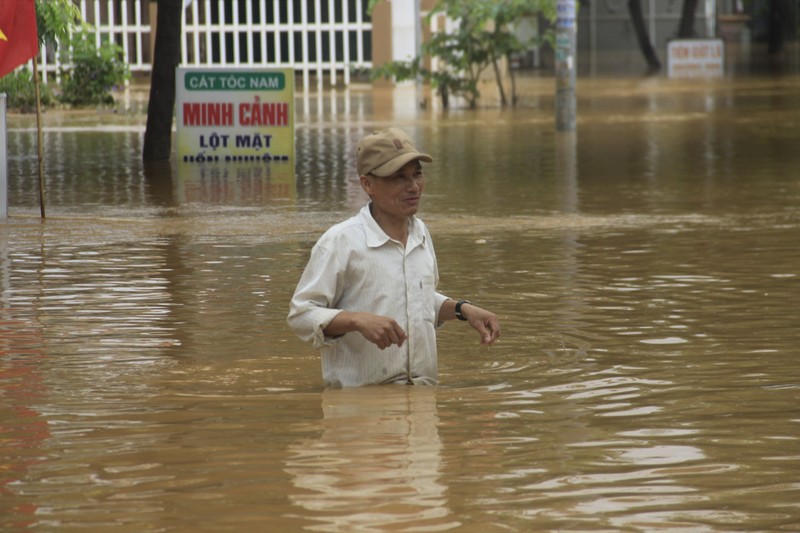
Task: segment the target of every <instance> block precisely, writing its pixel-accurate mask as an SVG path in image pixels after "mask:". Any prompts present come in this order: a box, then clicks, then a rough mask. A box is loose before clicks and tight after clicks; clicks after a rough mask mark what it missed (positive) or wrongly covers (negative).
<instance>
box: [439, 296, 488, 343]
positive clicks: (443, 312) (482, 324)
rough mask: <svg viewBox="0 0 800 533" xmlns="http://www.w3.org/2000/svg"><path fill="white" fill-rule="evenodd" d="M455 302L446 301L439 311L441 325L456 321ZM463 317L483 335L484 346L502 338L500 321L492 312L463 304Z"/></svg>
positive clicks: (467, 303)
mask: <svg viewBox="0 0 800 533" xmlns="http://www.w3.org/2000/svg"><path fill="white" fill-rule="evenodd" d="M456 304H458V302H456V301H455V300H446V301H445V302H444V303H443V304H442V307H441V308H440V309H439V323H440V324H441V323H443V322H445V321H447V320H454V319H455V318H457V317H456ZM461 316H463V317H464V318H466V319H467V322H468V323H469V325H470V326H472V327H473V328H475V330H477V331H478V333H480V334H481V343H482V344H492V343H494V341H496V340H497V339H498V338H499V337H500V321H499V320H497V316H495V314H494V313H492V312H491V311H487V310H486V309H482V308H480V307H478V306H477V305H474V304H472V303H469V302H464V303H462V304H461Z"/></svg>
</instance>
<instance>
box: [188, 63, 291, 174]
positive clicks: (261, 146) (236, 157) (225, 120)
mask: <svg viewBox="0 0 800 533" xmlns="http://www.w3.org/2000/svg"><path fill="white" fill-rule="evenodd" d="M176 83H177V87H176V96H177V106H176V116H177V144H178V159H179V161H180V162H182V163H205V162H231V161H239V162H241V161H250V162H261V163H273V162H274V163H280V164H289V165H290V166H292V167H294V105H293V104H294V71H292V70H291V69H279V70H260V69H259V70H243V69H213V68H209V69H184V68H179V69H178V71H177V82H176Z"/></svg>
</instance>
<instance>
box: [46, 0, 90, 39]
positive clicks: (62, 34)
mask: <svg viewBox="0 0 800 533" xmlns="http://www.w3.org/2000/svg"><path fill="white" fill-rule="evenodd" d="M36 24H37V26H38V27H39V43H41V44H44V45H45V46H47V47H48V48H52V49H53V50H57V49H58V43H59V42H62V43H66V42H69V40H70V35H71V34H72V33H73V32H75V31H78V30H80V29H82V28H83V22H82V19H81V12H80V9H78V6H77V4H75V3H74V2H73V1H72V0H36Z"/></svg>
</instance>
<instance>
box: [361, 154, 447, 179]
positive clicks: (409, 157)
mask: <svg viewBox="0 0 800 533" xmlns="http://www.w3.org/2000/svg"><path fill="white" fill-rule="evenodd" d="M417 159H418V160H420V161H425V162H426V163H433V158H432V157H431V156H429V155H428V154H423V153H420V152H411V153H407V154H400V155H399V156H397V157H395V158H394V159H392V160H391V161H387V162H386V163H384V164H382V165H381V166H379V167H377V168H373V169H372V170H371V171H370V174H374V175H375V176H378V177H379V178H386V177H388V176H391V175H392V174H394V173H395V172H397V171H398V170H400V169H401V168H403V167H404V166H406V164H408V162H409V161H414V160H417Z"/></svg>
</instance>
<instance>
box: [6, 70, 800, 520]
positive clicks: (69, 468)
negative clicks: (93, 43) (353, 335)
mask: <svg viewBox="0 0 800 533" xmlns="http://www.w3.org/2000/svg"><path fill="white" fill-rule="evenodd" d="M553 88H554V87H553V82H552V80H547V79H531V80H527V81H525V80H523V83H522V84H521V92H522V101H521V106H520V107H518V108H516V109H514V110H500V109H479V110H476V111H468V110H461V109H454V110H451V111H449V112H443V111H441V110H437V109H431V108H430V107H429V108H428V109H426V110H418V109H417V108H416V107H415V105H414V103H413V102H414V97H413V94H411V93H410V92H409V90H408V89H398V90H396V91H387V90H383V91H379V90H375V91H372V90H369V89H368V88H366V87H353V88H351V89H348V90H342V89H339V90H338V91H334V92H326V93H324V94H311V95H299V96H298V98H297V135H296V138H297V164H296V169H295V170H296V175H295V176H294V178H295V179H293V176H292V175H291V172H287V170H286V168H273V169H268V168H267V169H265V168H263V167H258V166H252V165H251V166H247V165H240V166H229V167H219V166H217V167H214V166H212V165H189V166H186V165H184V164H179V163H178V162H176V161H173V162H172V163H169V164H166V165H153V166H148V167H144V166H143V165H142V164H141V162H140V155H139V154H140V152H141V147H142V136H143V130H144V126H143V124H144V117H143V115H142V113H141V110H140V109H138V108H137V107H136V105H135V103H134V104H131V105H130V107H127V108H125V107H123V108H122V110H121V111H120V112H117V113H109V112H100V113H95V112H91V113H89V112H70V113H54V112H49V113H47V114H46V115H45V128H46V132H45V150H46V159H45V168H46V174H47V179H46V184H47V209H48V211H47V214H48V218H47V220H46V221H44V222H41V221H40V220H39V219H38V203H37V202H38V196H37V188H36V179H35V176H36V156H35V153H36V150H35V146H36V144H35V139H36V137H35V131H34V122H33V119H32V117H30V116H16V115H11V116H10V117H9V122H10V125H9V128H10V131H9V152H8V154H9V175H10V179H9V181H10V184H9V199H10V200H9V203H10V207H9V212H10V217H9V219H8V220H7V221H5V222H4V223H2V224H0V287H2V303H0V309H1V310H2V311H1V312H0V529H2V530H3V531H9V532H12V531H27V530H34V531H78V530H92V531H95V530H97V531H105V530H108V531H112V530H113V531H131V532H137V533H138V532H157V531H279V532H293V531H333V532H353V531H457V532H475V533H485V532H494V531H497V532H505V531H547V530H550V531H556V530H557V531H621V530H622V531H636V530H640V531H642V530H644V531H686V532H690V531H691V532H697V531H708V532H723V531H797V530H800V307H799V306H798V302H800V77H799V76H797V75H795V74H787V75H784V76H763V77H759V76H747V77H742V78H738V79H734V78H726V79H724V80H718V81H670V80H667V79H664V78H651V79H641V80H640V79H630V78H629V79H623V80H604V79H587V80H579V83H578V92H579V100H578V108H579V118H578V124H577V131H576V132H575V133H574V134H569V133H556V132H555V131H554V127H553V125H554V112H553ZM390 124H391V125H397V126H400V127H403V128H405V129H407V130H408V131H409V132H410V133H411V134H412V135H413V136H414V137H415V138H416V139H417V141H418V143H417V144H418V146H419V147H421V148H424V149H425V150H426V151H427V152H429V153H430V154H432V155H433V157H434V160H435V161H434V163H432V164H430V165H427V166H426V175H427V186H426V187H427V188H426V191H425V198H424V201H423V207H422V210H421V213H420V216H421V217H422V218H423V219H424V220H425V221H426V222H427V223H428V225H429V227H430V229H431V232H432V235H433V238H434V241H435V244H436V249H437V253H438V257H439V265H440V270H441V272H440V274H441V285H440V289H441V290H442V291H443V292H444V293H446V294H448V295H452V296H453V297H465V298H469V299H471V300H473V301H474V302H476V303H479V304H480V305H481V306H484V307H487V308H490V309H492V310H494V311H495V312H496V313H497V314H498V315H499V316H500V318H501V320H502V325H503V337H502V339H501V340H500V341H499V342H498V343H497V344H496V345H494V346H491V347H486V346H481V345H480V344H479V343H478V337H477V334H475V333H474V332H471V331H467V330H466V329H465V327H464V326H463V324H460V323H451V324H448V325H447V326H445V327H444V328H443V329H442V330H440V334H439V347H440V350H439V358H440V380H441V384H440V385H439V386H437V387H406V386H401V387H392V386H387V387H368V388H363V389H354V390H324V389H323V387H322V379H321V372H320V362H319V357H318V354H317V353H316V352H315V351H314V350H313V349H312V348H311V346H309V345H305V344H303V343H301V342H300V341H299V340H297V339H296V338H295V337H294V336H293V335H292V334H291V332H290V331H289V330H288V327H287V325H286V322H285V316H286V313H287V308H288V301H289V298H290V296H291V294H292V291H293V289H294V285H295V283H296V281H297V279H298V276H299V273H300V271H301V269H302V268H303V266H304V264H305V261H306V259H307V256H308V253H309V250H310V247H311V245H312V244H313V242H314V241H315V239H316V238H317V237H318V235H319V234H320V233H321V232H322V231H323V230H324V229H325V228H327V227H328V226H329V225H330V224H331V223H333V222H336V221H339V220H341V219H343V218H345V217H347V216H349V215H350V214H351V213H353V212H354V211H355V210H357V209H358V208H359V207H360V206H361V205H362V204H363V203H364V200H365V198H364V196H363V194H362V193H361V191H360V189H359V186H358V182H357V179H356V177H355V175H354V170H353V162H354V161H353V148H354V145H355V143H356V142H357V141H358V139H359V138H360V137H361V136H362V135H363V134H365V133H367V132H369V131H371V130H373V129H375V128H377V127H380V126H385V125H390Z"/></svg>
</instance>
